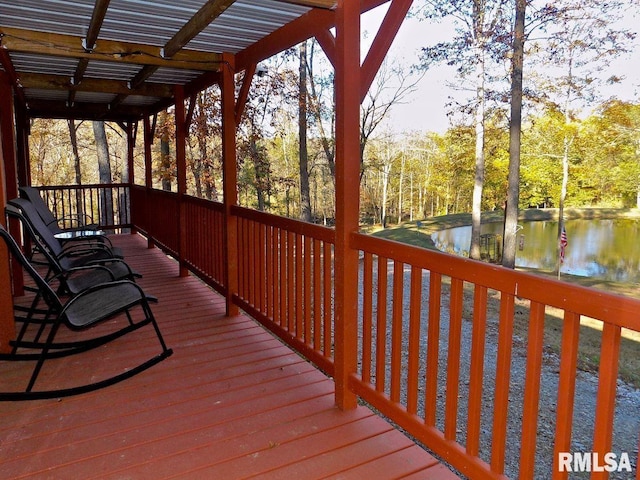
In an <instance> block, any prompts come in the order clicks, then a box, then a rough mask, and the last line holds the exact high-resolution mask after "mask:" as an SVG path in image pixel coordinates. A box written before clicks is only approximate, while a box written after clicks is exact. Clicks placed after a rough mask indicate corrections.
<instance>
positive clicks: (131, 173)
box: [127, 122, 137, 235]
mask: <svg viewBox="0 0 640 480" xmlns="http://www.w3.org/2000/svg"><path fill="white" fill-rule="evenodd" d="M136 125H137V124H136ZM134 132H135V130H134V124H133V123H132V122H128V123H127V184H128V185H129V189H131V186H133V185H134V184H135V179H136V172H135V167H134V164H133V157H134V153H135V146H136V145H135V144H136V138H135V134H134ZM129 221H131V218H129ZM136 233H137V230H136V228H135V227H133V226H132V227H131V234H132V235H135V234H136Z"/></svg>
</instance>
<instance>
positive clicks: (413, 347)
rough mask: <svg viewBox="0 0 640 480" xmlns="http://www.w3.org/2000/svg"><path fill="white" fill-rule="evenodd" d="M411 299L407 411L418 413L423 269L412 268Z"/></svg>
mask: <svg viewBox="0 0 640 480" xmlns="http://www.w3.org/2000/svg"><path fill="white" fill-rule="evenodd" d="M410 292H411V293H410V297H409V358H408V361H407V411H408V412H409V413H410V414H413V415H415V414H416V413H417V411H418V372H419V365H420V359H419V356H420V312H421V308H420V307H421V300H422V269H421V268H418V267H415V266H412V267H411V289H410Z"/></svg>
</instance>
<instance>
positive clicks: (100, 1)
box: [69, 0, 111, 104]
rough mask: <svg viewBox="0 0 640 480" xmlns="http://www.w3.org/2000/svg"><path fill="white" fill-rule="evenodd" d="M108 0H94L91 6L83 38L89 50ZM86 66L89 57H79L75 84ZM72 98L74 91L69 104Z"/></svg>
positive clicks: (70, 95)
mask: <svg viewBox="0 0 640 480" xmlns="http://www.w3.org/2000/svg"><path fill="white" fill-rule="evenodd" d="M110 1H111V0H96V4H95V5H94V7H93V14H92V15H91V21H90V22H89V29H88V30H87V36H86V37H85V40H84V44H85V48H87V49H89V50H91V49H93V47H94V46H95V44H96V41H97V40H98V34H99V33H100V29H101V28H102V22H103V21H104V17H105V15H106V14H107V8H108V7H109V2H110ZM88 66H89V59H87V58H81V59H80V61H79V62H78V66H77V67H76V73H75V74H74V76H73V78H74V80H75V84H76V85H77V84H79V83H80V82H81V81H82V77H84V73H85V72H86V71H87V67H88ZM74 98H75V92H70V93H69V103H70V104H72V103H73V101H74Z"/></svg>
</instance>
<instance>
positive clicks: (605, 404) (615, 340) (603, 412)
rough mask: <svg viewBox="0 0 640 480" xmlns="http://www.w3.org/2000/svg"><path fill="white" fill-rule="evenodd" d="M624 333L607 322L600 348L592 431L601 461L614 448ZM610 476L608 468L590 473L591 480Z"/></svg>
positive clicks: (594, 446) (596, 451) (595, 448)
mask: <svg viewBox="0 0 640 480" xmlns="http://www.w3.org/2000/svg"><path fill="white" fill-rule="evenodd" d="M621 334H622V331H621V329H620V327H619V326H617V325H612V324H610V323H605V324H604V327H603V329H602V347H601V348H600V368H599V370H598V373H599V378H598V395H597V400H596V418H595V431H594V433H593V451H594V452H595V453H597V454H598V457H599V458H600V459H601V460H600V462H603V460H604V456H605V454H606V453H608V452H610V451H611V440H612V438H613V419H614V416H615V410H616V391H617V387H618V362H619V359H620V339H621V336H622V335H621ZM607 478H609V473H608V472H607V471H601V472H599V471H597V470H594V471H593V473H592V474H591V479H592V480H598V479H607Z"/></svg>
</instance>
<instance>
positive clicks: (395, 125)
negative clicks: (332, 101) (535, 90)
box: [362, 6, 640, 133]
mask: <svg viewBox="0 0 640 480" xmlns="http://www.w3.org/2000/svg"><path fill="white" fill-rule="evenodd" d="M386 9H387V7H386V6H383V7H379V8H377V9H375V10H373V11H372V12H369V13H367V14H365V15H364V16H363V18H362V31H363V32H366V33H367V35H366V37H367V38H369V39H371V38H373V36H374V35H375V32H376V31H377V28H378V26H379V24H380V22H381V20H382V18H383V17H384V13H385V12H386ZM639 23H640V18H637V17H634V16H631V15H629V16H627V17H626V18H625V27H626V28H629V29H631V30H633V31H635V32H638V30H639V29H638V24H639ZM450 28H451V27H450V26H446V25H438V24H428V23H427V22H424V21H423V22H420V21H418V20H417V19H415V18H407V19H405V21H404V23H403V25H402V27H401V28H400V31H399V32H398V35H397V36H396V39H395V40H394V43H393V45H392V47H391V50H390V52H389V54H388V57H387V58H390V59H393V61H394V62H403V63H406V64H412V63H415V62H416V61H417V60H418V58H419V57H418V56H419V52H420V48H421V47H422V46H425V45H427V44H433V43H436V42H437V41H438V39H439V38H441V37H442V38H446V36H447V35H448V32H449V31H450ZM367 38H365V39H364V40H363V47H364V48H368V44H367ZM639 44H640V39H638V38H636V48H635V50H634V52H633V53H632V54H628V55H624V56H622V57H620V58H618V59H617V60H616V61H614V62H613V63H612V65H611V66H610V67H609V69H608V71H607V72H608V73H607V75H606V76H607V77H608V76H610V75H612V74H616V75H620V74H622V75H623V76H624V77H625V80H624V81H623V82H622V83H621V84H617V85H615V86H612V87H610V89H609V90H608V91H607V92H606V93H605V94H606V96H607V97H610V96H616V97H617V98H619V99H621V100H627V101H636V102H637V101H639V100H640V46H638V45H639ZM526 68H527V65H526V59H525V75H526ZM454 78H455V72H454V70H453V68H452V67H447V66H439V67H436V68H433V69H430V70H429V71H428V72H427V73H426V75H425V76H424V77H423V78H422V80H421V81H420V83H419V84H418V90H417V91H416V92H415V93H413V94H412V96H411V97H410V98H408V99H407V102H406V103H405V104H403V105H398V106H396V107H395V108H394V109H393V110H392V112H391V119H390V122H389V125H388V126H387V128H388V129H390V130H392V131H396V132H409V131H413V130H418V131H431V132H438V133H443V132H444V131H446V130H447V128H448V127H449V120H448V118H447V116H446V104H447V103H448V102H449V100H450V98H451V96H452V95H453V96H455V95H459V94H458V93H456V92H454V91H453V90H452V89H451V88H449V87H448V86H447V81H451V80H452V79H454Z"/></svg>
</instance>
